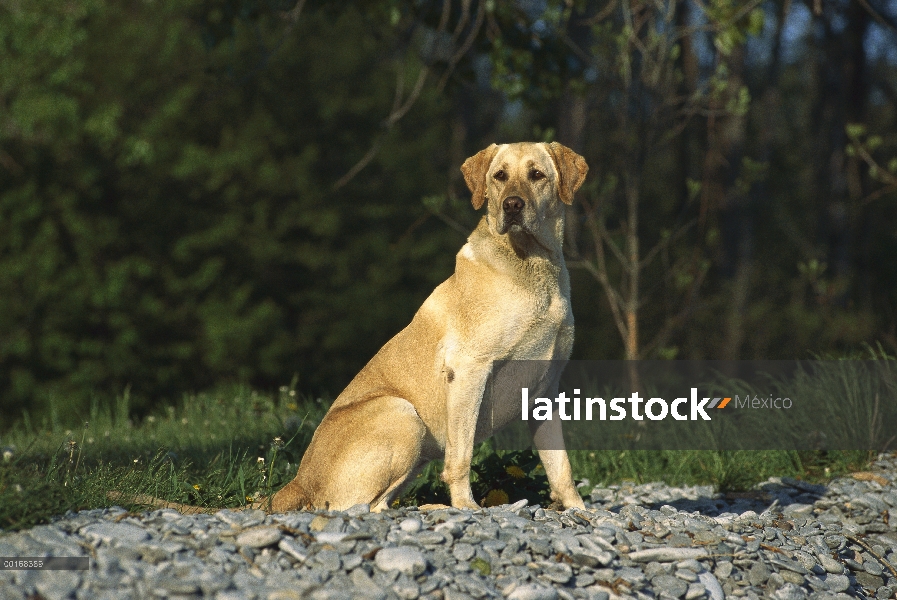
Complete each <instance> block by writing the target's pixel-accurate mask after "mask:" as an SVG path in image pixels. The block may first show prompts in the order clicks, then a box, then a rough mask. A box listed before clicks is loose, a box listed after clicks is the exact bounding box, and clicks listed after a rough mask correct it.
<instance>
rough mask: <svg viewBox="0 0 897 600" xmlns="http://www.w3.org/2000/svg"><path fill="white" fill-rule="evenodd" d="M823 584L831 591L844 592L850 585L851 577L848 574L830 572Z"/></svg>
mask: <svg viewBox="0 0 897 600" xmlns="http://www.w3.org/2000/svg"><path fill="white" fill-rule="evenodd" d="M823 584H825V587H826V589H828V590H829V591H830V592H835V593H837V592H843V591H846V590H847V588H849V587H850V579H849V578H848V577H847V575H835V574H830V575H827V576H826V577H825V579H824V580H823Z"/></svg>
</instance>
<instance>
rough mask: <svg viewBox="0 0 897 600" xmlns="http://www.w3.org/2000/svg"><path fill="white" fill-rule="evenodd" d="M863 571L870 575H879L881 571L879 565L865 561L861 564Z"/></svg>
mask: <svg viewBox="0 0 897 600" xmlns="http://www.w3.org/2000/svg"><path fill="white" fill-rule="evenodd" d="M863 570H864V571H866V572H867V573H869V574H870V575H881V574H882V569H881V565H880V564H878V563H877V562H875V561H871V560H867V561H866V562H864V563H863Z"/></svg>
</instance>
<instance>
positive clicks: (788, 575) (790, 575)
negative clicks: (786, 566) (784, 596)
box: [779, 570, 804, 585]
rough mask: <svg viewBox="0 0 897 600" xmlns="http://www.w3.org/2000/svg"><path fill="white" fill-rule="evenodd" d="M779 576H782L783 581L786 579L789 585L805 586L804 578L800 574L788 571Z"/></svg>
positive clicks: (780, 572)
mask: <svg viewBox="0 0 897 600" xmlns="http://www.w3.org/2000/svg"><path fill="white" fill-rule="evenodd" d="M779 574H780V575H781V576H782V579H784V580H785V581H786V582H788V583H793V584H795V585H803V583H804V576H803V575H801V574H800V573H795V572H794V571H787V570H786V571H779Z"/></svg>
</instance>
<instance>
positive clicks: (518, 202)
mask: <svg viewBox="0 0 897 600" xmlns="http://www.w3.org/2000/svg"><path fill="white" fill-rule="evenodd" d="M524 205H525V203H524V202H523V198H521V197H520V196H508V197H507V198H505V200H504V202H502V203H501V208H502V210H503V211H505V214H506V215H507V216H508V217H510V218H511V219H512V220H514V217H516V216H517V215H519V214H520V211H522V210H523V207H524Z"/></svg>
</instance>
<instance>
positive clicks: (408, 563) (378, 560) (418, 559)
mask: <svg viewBox="0 0 897 600" xmlns="http://www.w3.org/2000/svg"><path fill="white" fill-rule="evenodd" d="M374 562H375V564H376V565H377V568H379V569H381V570H383V571H399V572H400V573H405V574H406V575H411V576H412V577H417V576H418V575H420V574H421V573H423V572H424V571H425V570H426V568H427V559H426V557H424V555H423V554H422V553H421V552H420V551H418V550H415V549H413V548H409V547H407V546H403V547H401V548H383V549H381V550H380V551H379V552H377V556H376V557H375V560H374Z"/></svg>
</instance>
